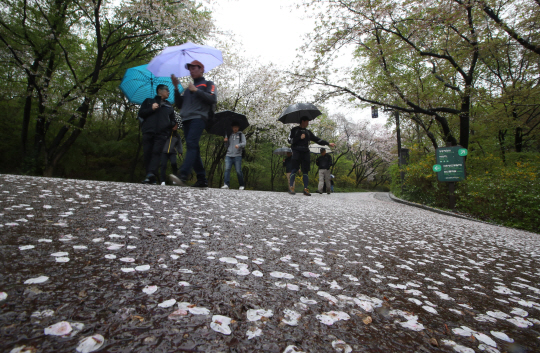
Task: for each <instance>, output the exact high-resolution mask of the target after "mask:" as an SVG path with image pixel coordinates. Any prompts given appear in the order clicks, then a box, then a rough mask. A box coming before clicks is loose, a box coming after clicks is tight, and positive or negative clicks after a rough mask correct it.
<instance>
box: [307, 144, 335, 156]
mask: <svg viewBox="0 0 540 353" xmlns="http://www.w3.org/2000/svg"><path fill="white" fill-rule="evenodd" d="M321 148H324V149H325V150H326V153H332V150H331V149H330V147H328V146H323V145H317V144H313V145H311V146H309V152H311V153H314V154H321Z"/></svg>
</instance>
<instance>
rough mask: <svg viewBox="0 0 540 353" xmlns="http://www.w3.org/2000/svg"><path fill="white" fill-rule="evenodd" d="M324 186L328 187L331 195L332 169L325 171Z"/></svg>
mask: <svg viewBox="0 0 540 353" xmlns="http://www.w3.org/2000/svg"><path fill="white" fill-rule="evenodd" d="M324 184H325V185H326V190H328V193H330V169H325V170H324Z"/></svg>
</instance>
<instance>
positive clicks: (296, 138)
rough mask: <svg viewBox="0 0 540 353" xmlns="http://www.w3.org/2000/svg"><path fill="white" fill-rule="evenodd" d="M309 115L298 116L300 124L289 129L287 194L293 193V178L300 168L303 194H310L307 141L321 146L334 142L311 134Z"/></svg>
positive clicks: (332, 145) (331, 145)
mask: <svg viewBox="0 0 540 353" xmlns="http://www.w3.org/2000/svg"><path fill="white" fill-rule="evenodd" d="M309 120H310V117H309V116H307V115H306V116H302V117H300V125H298V126H295V127H293V128H292V129H291V133H290V135H289V143H290V144H291V149H292V165H293V167H292V170H291V177H290V179H289V194H291V195H294V194H295V191H294V178H295V177H296V173H297V172H298V170H299V169H302V174H303V181H304V195H306V196H311V194H310V193H309V189H308V184H309V176H308V173H309V169H310V164H311V163H310V152H309V141H313V142H315V143H318V144H320V145H323V146H326V145H328V146H330V147H334V146H335V144H334V143H329V142H328V141H325V140H323V139H321V138H319V137H317V136H315V134H313V132H311V131H310V130H308V128H307V127H308V125H309Z"/></svg>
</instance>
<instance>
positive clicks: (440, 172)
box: [433, 146, 468, 210]
mask: <svg viewBox="0 0 540 353" xmlns="http://www.w3.org/2000/svg"><path fill="white" fill-rule="evenodd" d="M435 153H436V157H437V164H435V165H434V166H433V171H434V172H436V173H437V179H438V180H439V181H442V182H446V183H448V191H449V198H450V200H449V201H450V202H449V206H450V209H452V210H454V209H455V208H456V195H455V194H454V191H455V187H456V184H455V182H456V181H461V180H465V178H466V174H465V156H466V155H467V153H468V151H467V149H466V148H463V147H461V146H447V147H441V148H437V150H436V152H435Z"/></svg>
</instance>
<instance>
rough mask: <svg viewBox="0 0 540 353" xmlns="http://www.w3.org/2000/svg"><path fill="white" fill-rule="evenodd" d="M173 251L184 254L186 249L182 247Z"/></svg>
mask: <svg viewBox="0 0 540 353" xmlns="http://www.w3.org/2000/svg"><path fill="white" fill-rule="evenodd" d="M173 252H175V253H177V254H185V253H186V251H185V250H184V249H176V250H173Z"/></svg>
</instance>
